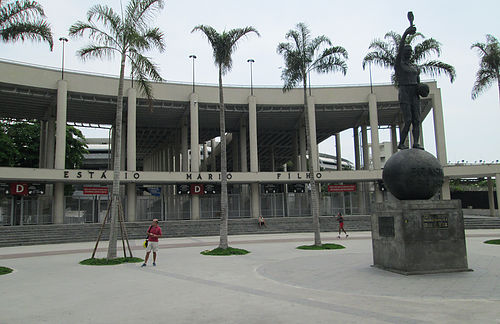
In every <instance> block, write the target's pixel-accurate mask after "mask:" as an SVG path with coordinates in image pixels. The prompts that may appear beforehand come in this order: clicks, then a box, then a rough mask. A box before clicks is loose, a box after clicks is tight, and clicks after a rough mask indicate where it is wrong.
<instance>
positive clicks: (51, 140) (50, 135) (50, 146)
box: [45, 118, 56, 169]
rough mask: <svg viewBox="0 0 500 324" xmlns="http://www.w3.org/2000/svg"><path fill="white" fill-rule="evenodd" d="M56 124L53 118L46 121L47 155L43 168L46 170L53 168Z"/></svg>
mask: <svg viewBox="0 0 500 324" xmlns="http://www.w3.org/2000/svg"><path fill="white" fill-rule="evenodd" d="M55 134H56V123H55V120H54V118H49V120H48V121H47V154H46V162H45V167H46V168H48V169H53V168H54V163H55V148H56V135H55Z"/></svg>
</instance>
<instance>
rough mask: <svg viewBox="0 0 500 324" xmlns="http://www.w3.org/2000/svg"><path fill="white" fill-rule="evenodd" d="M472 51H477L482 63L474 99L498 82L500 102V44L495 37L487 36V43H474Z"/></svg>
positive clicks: (480, 63)
mask: <svg viewBox="0 0 500 324" xmlns="http://www.w3.org/2000/svg"><path fill="white" fill-rule="evenodd" d="M471 49H477V52H478V53H479V57H480V58H481V61H480V62H479V70H478V71H477V73H476V82H475V83H474V88H472V99H476V98H477V97H478V96H479V95H480V94H481V93H482V92H483V91H485V90H486V89H488V88H489V87H490V86H491V85H492V84H493V82H495V81H497V85H498V94H499V100H500V43H499V42H498V39H496V38H495V37H494V36H493V35H490V34H488V35H486V43H474V44H472V46H471Z"/></svg>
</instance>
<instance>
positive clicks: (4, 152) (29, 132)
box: [0, 122, 87, 169]
mask: <svg viewBox="0 0 500 324" xmlns="http://www.w3.org/2000/svg"><path fill="white" fill-rule="evenodd" d="M86 153H87V144H86V143H85V137H84V136H83V134H82V132H80V130H78V129H77V128H75V127H73V126H66V162H65V164H66V168H67V169H78V168H80V167H81V165H82V164H83V155H84V154H86ZM39 154H40V123H37V122H15V123H6V122H1V123H0V166H8V167H23V168H38V167H39Z"/></svg>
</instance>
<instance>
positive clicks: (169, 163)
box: [165, 145, 174, 172]
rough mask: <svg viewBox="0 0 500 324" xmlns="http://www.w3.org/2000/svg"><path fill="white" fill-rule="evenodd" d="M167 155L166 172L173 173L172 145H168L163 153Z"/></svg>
mask: <svg viewBox="0 0 500 324" xmlns="http://www.w3.org/2000/svg"><path fill="white" fill-rule="evenodd" d="M165 153H166V155H167V169H166V171H168V172H173V171H174V148H173V147H172V145H169V146H168V148H167V151H166V152H165Z"/></svg>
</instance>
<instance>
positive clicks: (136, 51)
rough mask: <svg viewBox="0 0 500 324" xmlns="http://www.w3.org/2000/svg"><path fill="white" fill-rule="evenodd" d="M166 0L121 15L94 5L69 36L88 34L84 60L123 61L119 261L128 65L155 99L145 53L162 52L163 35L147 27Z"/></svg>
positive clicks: (136, 4) (143, 2) (116, 188)
mask: <svg viewBox="0 0 500 324" xmlns="http://www.w3.org/2000/svg"><path fill="white" fill-rule="evenodd" d="M163 5H164V1H163V0H130V1H129V3H128V4H127V7H126V8H125V10H124V12H123V13H122V14H121V15H120V14H118V13H117V12H115V11H114V10H113V9H112V8H110V7H108V6H103V5H95V6H93V7H91V8H90V9H89V11H88V12H87V21H86V22H82V21H78V22H76V23H75V24H73V25H72V26H71V27H70V29H69V34H70V36H73V37H82V36H84V35H85V34H87V35H88V38H89V39H90V40H91V43H90V44H89V45H87V46H85V47H83V48H82V49H80V50H79V51H78V55H79V56H80V57H81V58H82V59H83V60H88V59H90V58H105V57H106V58H113V57H114V56H115V55H119V57H120V79H119V82H118V95H117V102H116V119H115V146H114V159H113V193H112V201H111V202H112V205H111V231H110V237H109V247H108V254H107V258H108V259H112V258H116V238H117V237H116V233H117V228H116V221H117V217H118V210H119V204H120V157H121V138H122V137H121V133H122V113H123V87H124V75H125V64H126V62H127V61H128V62H129V63H130V65H131V74H132V76H133V77H134V79H136V80H137V81H138V83H139V88H140V89H141V90H142V92H143V93H144V95H145V96H146V97H147V98H148V99H149V100H150V103H151V99H152V98H153V93H152V88H151V84H149V82H148V79H152V80H154V81H162V80H163V79H162V78H161V76H160V74H159V73H158V69H157V67H156V65H155V64H154V63H153V62H152V61H151V60H150V59H149V58H148V57H146V56H144V55H143V52H144V51H147V50H150V49H153V48H157V49H159V50H160V51H163V50H164V48H165V45H164V43H163V33H162V32H161V31H160V30H159V29H158V28H156V27H154V28H152V27H150V26H149V25H148V23H149V22H150V20H151V19H152V18H153V16H154V13H156V12H158V11H159V10H161V9H162V8H163Z"/></svg>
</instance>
